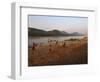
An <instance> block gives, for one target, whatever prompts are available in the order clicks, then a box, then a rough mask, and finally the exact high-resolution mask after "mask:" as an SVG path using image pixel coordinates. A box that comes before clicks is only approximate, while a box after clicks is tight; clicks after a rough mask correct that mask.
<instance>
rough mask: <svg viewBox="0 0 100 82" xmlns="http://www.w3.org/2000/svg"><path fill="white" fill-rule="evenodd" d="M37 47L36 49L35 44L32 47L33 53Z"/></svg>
mask: <svg viewBox="0 0 100 82" xmlns="http://www.w3.org/2000/svg"><path fill="white" fill-rule="evenodd" d="M35 47H36V44H35V43H34V42H33V45H32V50H33V51H34V50H35Z"/></svg>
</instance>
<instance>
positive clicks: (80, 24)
mask: <svg viewBox="0 0 100 82" xmlns="http://www.w3.org/2000/svg"><path fill="white" fill-rule="evenodd" d="M28 20H29V21H28V22H29V24H28V27H33V28H37V29H42V30H46V31H50V30H54V29H57V30H60V31H66V32H69V33H72V32H79V33H83V34H87V32H88V18H87V17H74V16H73V17H69V16H66V17H64V16H35V15H31V16H29V18H28Z"/></svg>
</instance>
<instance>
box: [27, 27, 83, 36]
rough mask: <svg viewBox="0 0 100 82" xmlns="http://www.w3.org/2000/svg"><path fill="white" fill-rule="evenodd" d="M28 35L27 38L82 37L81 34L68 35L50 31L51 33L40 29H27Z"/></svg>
mask: <svg viewBox="0 0 100 82" xmlns="http://www.w3.org/2000/svg"><path fill="white" fill-rule="evenodd" d="M28 35H29V36H82V35H83V34H81V33H78V32H73V33H68V32H65V31H59V30H56V29H55V30H51V31H44V30H41V29H36V28H31V27H29V28H28Z"/></svg>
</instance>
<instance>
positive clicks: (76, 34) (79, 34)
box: [71, 32, 83, 36]
mask: <svg viewBox="0 0 100 82" xmlns="http://www.w3.org/2000/svg"><path fill="white" fill-rule="evenodd" d="M71 35H74V36H82V35H83V34H81V33H78V32H73V33H71Z"/></svg>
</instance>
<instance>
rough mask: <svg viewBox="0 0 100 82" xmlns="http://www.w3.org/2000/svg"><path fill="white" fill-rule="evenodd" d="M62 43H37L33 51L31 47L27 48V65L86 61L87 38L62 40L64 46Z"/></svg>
mask: <svg viewBox="0 0 100 82" xmlns="http://www.w3.org/2000/svg"><path fill="white" fill-rule="evenodd" d="M62 43H63V42H58V43H57V44H55V43H49V44H46V45H38V46H37V47H36V49H35V50H34V51H33V50H32V48H28V65H29V66H45V65H69V64H87V63H88V50H87V47H88V46H87V45H88V43H87V38H83V39H80V40H68V41H64V43H65V46H62Z"/></svg>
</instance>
